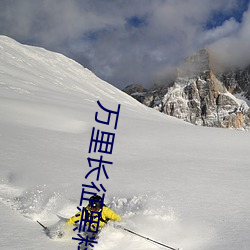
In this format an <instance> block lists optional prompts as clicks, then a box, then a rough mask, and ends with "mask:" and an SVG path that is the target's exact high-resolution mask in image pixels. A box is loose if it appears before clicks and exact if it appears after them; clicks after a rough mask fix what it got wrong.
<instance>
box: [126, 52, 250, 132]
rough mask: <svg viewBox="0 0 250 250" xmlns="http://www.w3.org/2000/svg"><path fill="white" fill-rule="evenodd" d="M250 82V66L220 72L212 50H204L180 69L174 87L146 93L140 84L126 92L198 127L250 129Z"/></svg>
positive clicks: (154, 89)
mask: <svg viewBox="0 0 250 250" xmlns="http://www.w3.org/2000/svg"><path fill="white" fill-rule="evenodd" d="M249 79H250V67H247V68H246V69H245V70H239V69H238V70H235V71H229V72H227V71H225V72H219V71H218V72H216V69H214V68H213V65H212V62H211V59H210V53H209V51H208V50H207V49H202V50H200V51H198V52H197V53H195V54H193V55H192V56H190V57H188V58H187V59H186V60H185V61H184V62H183V63H182V64H181V65H180V66H179V67H178V68H177V70H176V78H175V80H174V81H173V83H172V84H171V85H169V84H167V85H164V84H163V85H161V86H154V87H153V88H152V89H150V90H145V89H144V90H143V91H140V90H141V89H142V87H141V86H140V85H137V86H135V85H131V86H128V87H126V88H125V89H124V90H123V91H124V92H126V93H128V94H130V95H131V96H133V97H134V98H135V99H137V100H138V101H140V102H141V103H143V104H144V105H146V106H148V107H151V108H154V109H157V110H158V111H160V112H162V113H164V114H167V115H170V116H174V117H177V118H180V119H182V120H184V121H187V122H190V123H192V124H195V125H202V126H209V127H221V128H234V129H245V130H248V129H249V127H250V109H249V106H248V104H247V102H248V100H247V97H249V96H250V91H249V89H250V81H249ZM133 89H134V90H133ZM236 94H237V96H234V95H236ZM239 97H240V98H241V99H240V98H239ZM242 98H245V99H246V101H245V100H242Z"/></svg>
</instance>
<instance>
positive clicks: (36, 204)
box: [0, 183, 204, 250]
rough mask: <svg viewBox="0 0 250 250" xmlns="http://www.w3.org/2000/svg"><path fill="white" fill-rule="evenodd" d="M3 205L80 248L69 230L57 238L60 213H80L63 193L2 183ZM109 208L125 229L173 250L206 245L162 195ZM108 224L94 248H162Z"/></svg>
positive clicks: (121, 200)
mask: <svg viewBox="0 0 250 250" xmlns="http://www.w3.org/2000/svg"><path fill="white" fill-rule="evenodd" d="M0 202H2V203H3V204H4V205H6V206H7V207H9V208H10V209H12V210H15V211H17V212H18V213H19V214H20V216H23V217H25V218H26V219H29V220H32V221H34V222H36V220H39V221H41V222H45V225H46V226H48V228H50V230H51V235H50V236H51V237H52V238H54V240H56V241H58V240H59V241H66V242H67V244H69V245H72V243H73V245H74V242H75V246H76V245H77V242H76V241H73V240H72V239H71V238H72V237H76V235H75V234H74V233H73V231H71V230H69V231H66V233H65V235H64V237H63V238H62V239H58V238H57V237H56V234H57V231H58V230H60V228H63V226H64V221H60V220H59V219H58V217H57V214H62V215H63V216H65V217H67V218H68V217H70V216H71V215H73V214H74V213H75V212H77V210H76V207H77V205H78V204H77V203H76V202H72V201H69V200H66V199H65V198H64V195H63V193H55V192H54V193H51V192H50V191H49V189H48V188H47V187H46V186H45V185H44V186H41V187H34V188H33V189H30V190H22V189H20V188H17V187H14V186H12V185H11V183H1V184H0ZM107 206H109V207H110V208H112V209H113V210H114V211H116V212H117V213H119V214H120V215H121V216H122V218H123V221H122V223H121V225H122V227H124V228H127V229H129V230H131V231H133V232H135V233H138V234H141V235H142V236H144V237H148V238H150V239H153V240H156V241H158V242H160V243H163V244H166V245H168V246H171V247H174V248H178V247H180V245H185V246H186V248H185V249H192V247H194V246H196V249H197V246H198V245H199V244H204V239H203V240H200V241H199V240H197V239H198V238H199V232H198V229H199V227H200V225H196V226H197V229H196V230H195V229H194V228H193V229H192V227H190V225H189V226H187V225H185V223H184V222H182V221H181V220H180V218H179V216H178V215H177V214H176V213H175V212H174V210H173V209H172V208H171V207H166V206H164V197H163V196H162V195H160V194H141V195H137V196H133V197H123V198H116V197H113V198H112V199H111V200H109V202H108V203H107ZM109 224H110V225H108V226H106V228H104V229H103V230H102V232H101V233H100V237H99V240H98V243H99V244H98V245H96V247H95V249H97V250H98V249H99V250H105V249H110V250H115V249H117V248H120V247H122V248H123V249H144V250H150V249H162V247H161V246H159V245H158V244H155V243H153V242H151V241H148V240H146V239H143V238H141V237H138V236H135V235H133V234H131V233H129V232H126V231H124V230H122V229H116V228H114V226H113V223H112V222H111V223H109ZM185 230H187V231H185ZM188 230H189V231H188ZM192 230H193V231H192ZM202 230H204V228H202ZM180 237H181V239H180ZM110 239H112V240H110ZM187 240H188V242H187ZM124 242H127V244H126V246H124ZM72 249H73V248H72Z"/></svg>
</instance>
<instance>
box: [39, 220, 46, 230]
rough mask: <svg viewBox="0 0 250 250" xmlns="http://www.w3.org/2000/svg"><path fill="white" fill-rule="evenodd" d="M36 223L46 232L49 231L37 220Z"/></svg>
mask: <svg viewBox="0 0 250 250" xmlns="http://www.w3.org/2000/svg"><path fill="white" fill-rule="evenodd" d="M36 222H37V223H38V224H39V225H40V226H42V227H43V229H44V230H48V228H47V227H45V226H44V225H43V224H42V223H41V222H39V221H38V220H37V221H36Z"/></svg>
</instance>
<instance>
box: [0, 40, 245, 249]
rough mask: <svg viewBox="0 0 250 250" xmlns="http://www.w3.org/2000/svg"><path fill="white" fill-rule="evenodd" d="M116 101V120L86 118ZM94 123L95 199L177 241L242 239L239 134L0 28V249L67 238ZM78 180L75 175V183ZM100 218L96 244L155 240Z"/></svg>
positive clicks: (214, 244)
mask: <svg viewBox="0 0 250 250" xmlns="http://www.w3.org/2000/svg"><path fill="white" fill-rule="evenodd" d="M97 101H100V103H101V104H102V105H103V106H104V107H105V108H107V109H110V110H117V107H118V104H121V108H120V114H119V119H118V124H117V129H116V130H114V127H113V125H114V123H115V119H114V117H113V114H112V115H111V120H110V122H111V124H112V126H111V127H110V126H107V125H106V124H101V123H97V122H96V121H95V114H96V112H98V118H99V119H106V118H107V117H106V116H105V115H104V114H103V113H102V112H101V110H100V106H99V105H98V103H97ZM93 127H95V128H96V129H100V130H101V131H108V132H111V133H115V143H114V147H113V153H112V154H111V155H104V157H105V160H110V161H112V162H113V165H110V166H107V167H106V170H107V174H108V176H109V179H106V178H105V176H104V173H103V172H101V175H100V181H99V182H98V183H99V184H100V183H102V184H103V185H104V186H105V188H106V190H107V191H106V196H105V202H106V204H107V206H109V207H111V208H112V209H114V210H115V211H116V212H117V213H118V214H120V215H121V216H122V218H123V221H122V226H124V227H125V228H128V229H130V230H133V231H135V232H137V233H139V234H142V235H144V236H146V237H149V238H151V239H154V240H156V241H159V242H161V243H163V244H166V245H168V246H171V247H174V248H177V247H180V248H183V249H184V250H191V249H192V250H200V249H202V250H212V249H220V250H235V249H241V250H248V249H249V246H250V239H249V233H250V229H249V228H250V227H249V218H250V201H249V195H250V191H249V190H250V182H249V179H250V171H249V160H250V158H249V141H250V140H249V139H250V135H249V133H246V132H243V131H236V130H224V129H212V128H207V127H199V126H193V125H191V124H189V123H186V122H183V121H181V120H179V119H176V118H174V117H170V116H166V115H164V114H162V113H160V112H158V111H156V110H154V109H151V108H148V107H146V106H145V105H142V104H140V103H139V102H137V101H136V100H134V99H133V98H132V97H130V96H128V95H127V94H125V93H123V92H121V91H120V90H118V89H116V88H114V87H113V86H111V85H110V84H108V83H106V82H104V81H102V80H101V79H99V78H98V77H96V76H95V75H94V74H93V73H92V72H90V71H89V70H87V69H85V68H84V67H82V66H81V65H79V64H77V63H76V62H74V61H72V60H71V59H69V58H66V57H65V56H63V55H60V54H57V53H54V52H50V51H47V50H44V49H42V48H37V47H30V46H25V45H21V44H19V43H18V42H16V41H14V40H12V39H10V38H8V37H4V36H0V149H1V150H0V155H1V163H0V177H1V178H0V180H1V182H0V212H1V215H2V216H1V224H0V228H1V238H0V248H1V249H4V250H10V249H11V250H12V249H20V250H24V249H25V250H27V249H28V250H29V249H30V250H31V249H32V250H33V249H41V250H43V249H44V250H45V249H46V250H47V249H60V250H64V249H65V250H66V249H67V250H71V249H72V250H73V249H77V243H76V242H75V241H73V240H72V239H71V238H72V237H74V236H75V232H73V230H71V229H69V231H67V232H66V234H65V236H64V237H63V238H62V239H58V238H54V239H50V238H48V237H47V236H46V235H45V233H44V232H43V230H42V228H41V227H40V226H39V225H38V223H36V220H39V221H41V222H42V223H44V224H45V225H46V226H48V227H49V228H54V227H55V225H58V223H59V222H58V220H59V219H58V217H57V215H58V214H60V215H64V216H66V217H69V216H71V215H73V214H74V213H76V212H77V209H76V207H77V206H78V205H79V200H80V195H81V188H82V184H84V183H85V182H86V181H89V180H86V179H85V176H86V173H87V172H88V171H89V170H90V166H89V165H88V160H87V158H88V157H90V156H91V157H100V153H98V152H96V153H94V152H92V153H91V154H90V153H89V145H90V139H91V133H92V131H93ZM85 184H86V183H85ZM163 248H164V247H162V246H159V245H157V244H153V243H152V242H149V241H147V240H145V239H142V238H140V237H137V236H135V235H132V234H129V233H128V232H126V231H124V230H122V229H116V228H114V227H113V226H111V225H108V226H107V227H106V228H105V229H104V230H103V231H102V232H101V235H100V238H99V240H98V245H97V246H95V248H94V249H96V250H107V249H109V250H115V249H121V250H128V249H130V250H131V249H135V250H136V249H143V250H153V249H159V250H160V249H163Z"/></svg>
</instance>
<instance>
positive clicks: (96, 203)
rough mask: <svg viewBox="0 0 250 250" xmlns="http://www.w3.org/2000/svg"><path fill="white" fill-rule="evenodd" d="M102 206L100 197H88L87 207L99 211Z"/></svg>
mask: <svg viewBox="0 0 250 250" xmlns="http://www.w3.org/2000/svg"><path fill="white" fill-rule="evenodd" d="M101 205H102V197H101V196H99V195H93V196H91V197H90V200H89V206H90V207H91V208H96V209H100V208H101Z"/></svg>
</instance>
